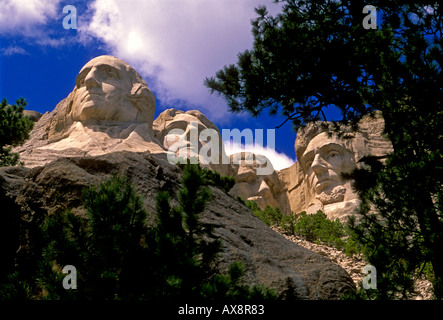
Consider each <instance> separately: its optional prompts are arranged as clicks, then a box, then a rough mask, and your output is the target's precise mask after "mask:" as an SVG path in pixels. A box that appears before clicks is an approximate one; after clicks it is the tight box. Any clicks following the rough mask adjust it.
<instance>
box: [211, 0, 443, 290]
mask: <svg viewBox="0 0 443 320" xmlns="http://www.w3.org/2000/svg"><path fill="white" fill-rule="evenodd" d="M276 2H283V6H282V12H281V13H280V14H279V15H277V16H271V15H269V13H268V12H267V10H266V8H265V7H259V8H257V9H256V12H257V15H258V17H257V19H255V20H254V21H253V22H252V25H253V26H252V32H253V36H254V44H253V48H252V49H251V50H247V51H245V52H243V53H240V54H239V55H238V61H237V63H236V64H235V65H229V66H225V67H224V68H223V69H222V70H219V71H218V72H217V73H216V75H215V76H214V77H210V78H207V79H206V80H205V84H206V86H207V87H208V88H209V89H210V90H211V92H213V93H216V94H218V95H221V96H222V97H223V98H225V100H226V102H227V104H228V106H229V107H230V109H231V111H233V112H242V111H246V112H249V113H250V114H251V115H252V116H257V115H258V114H260V113H262V112H264V110H269V112H270V114H274V115H275V114H277V113H278V112H280V113H281V114H282V115H283V116H284V117H285V120H284V122H283V123H285V122H286V121H289V120H291V121H292V123H293V125H294V127H295V128H299V127H301V126H303V125H304V124H306V123H309V122H312V121H318V120H328V119H327V116H326V115H327V112H326V110H327V108H328V107H331V106H334V107H336V108H338V109H339V110H341V112H342V115H343V118H342V122H343V123H351V124H352V125H353V126H354V128H356V124H357V123H358V120H359V119H361V117H362V116H363V115H366V114H369V115H370V114H371V112H372V111H374V110H376V109H377V110H380V111H381V113H382V115H383V118H384V121H385V130H384V131H385V132H384V133H385V134H386V137H387V138H388V139H389V140H390V141H391V142H392V145H393V150H394V152H393V153H392V154H390V155H387V156H386V159H385V160H386V161H385V162H383V163H382V162H380V161H376V160H377V159H374V158H373V159H361V160H362V162H363V160H364V161H365V162H366V164H367V165H368V166H370V167H371V168H370V169H368V170H357V171H356V172H354V174H353V178H355V186H356V189H357V191H358V193H359V196H360V199H361V200H362V205H361V207H360V210H359V211H360V212H359V213H360V214H359V217H360V218H361V219H360V220H359V221H361V222H362V225H361V226H362V229H361V230H360V231H359V234H360V240H361V242H362V244H364V245H365V246H366V247H367V249H368V259H369V260H370V261H371V263H373V265H374V266H375V267H376V268H377V270H378V271H379V272H378V275H379V280H380V282H381V283H380V286H378V289H377V292H376V294H375V296H376V298H381V299H389V298H393V297H403V298H407V296H408V293H409V292H410V291H411V290H412V285H411V283H412V282H411V278H412V277H414V276H415V273H416V272H417V271H418V270H420V269H421V268H422V267H424V266H426V265H430V266H432V268H431V269H432V270H433V278H434V293H435V296H436V298H438V299H443V254H442V250H441V248H442V247H443V220H442V216H443V214H442V209H443V205H442V203H443V202H442V198H443V182H442V177H443V167H442V165H441V163H442V159H443V151H442V147H443V140H442V138H443V134H442V128H443V112H442V110H443V109H442V105H441V103H442V101H443V99H442V93H443V90H442V86H441V83H442V75H441V65H442V56H443V55H442V50H443V47H442V42H443V32H442V31H443V30H442V27H443V23H442V9H441V8H442V7H441V5H440V3H438V2H436V1H409V0H407V1H398V0H389V1H378V0H374V1H371V3H370V4H371V5H372V6H374V7H375V8H376V10H377V15H378V20H377V27H376V28H375V29H369V30H366V29H365V28H364V27H363V26H362V21H363V19H364V17H365V14H363V13H362V10H363V6H364V5H365V3H364V2H362V1H297V0H284V1H276ZM357 230H358V229H355V231H356V232H357ZM382 282H383V284H382Z"/></svg>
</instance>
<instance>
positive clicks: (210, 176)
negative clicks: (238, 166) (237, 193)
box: [202, 169, 235, 193]
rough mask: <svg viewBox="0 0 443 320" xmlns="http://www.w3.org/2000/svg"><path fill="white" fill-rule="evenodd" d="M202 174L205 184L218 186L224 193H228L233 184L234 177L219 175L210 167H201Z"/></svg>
mask: <svg viewBox="0 0 443 320" xmlns="http://www.w3.org/2000/svg"><path fill="white" fill-rule="evenodd" d="M202 175H203V180H204V181H205V184H207V185H210V186H214V187H217V188H220V189H222V190H223V191H225V192H226V193H228V192H229V190H231V189H232V187H233V186H234V184H235V178H234V177H231V176H221V175H220V173H218V172H216V171H213V170H210V169H202Z"/></svg>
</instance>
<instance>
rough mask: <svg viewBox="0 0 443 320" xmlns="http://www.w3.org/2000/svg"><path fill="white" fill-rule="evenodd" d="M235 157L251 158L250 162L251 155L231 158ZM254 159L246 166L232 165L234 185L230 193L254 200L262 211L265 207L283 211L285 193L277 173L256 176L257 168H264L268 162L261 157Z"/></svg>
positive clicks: (243, 163) (242, 163) (243, 154)
mask: <svg viewBox="0 0 443 320" xmlns="http://www.w3.org/2000/svg"><path fill="white" fill-rule="evenodd" d="M236 156H237V157H239V156H241V159H242V160H244V159H245V157H251V158H250V159H251V160H252V154H251V153H242V154H234V155H232V156H231V158H233V157H236ZM254 157H255V160H253V163H249V164H248V163H245V162H243V161H241V162H240V163H239V164H238V165H234V166H235V167H236V169H234V170H235V185H234V187H233V188H232V189H231V191H230V193H231V194H233V195H235V196H240V197H242V198H243V199H244V200H254V201H255V202H256V203H257V204H258V205H259V206H260V207H261V208H262V209H264V208H265V206H266V205H270V206H271V207H276V206H279V207H280V209H283V207H284V206H285V203H283V200H284V199H282V198H283V197H284V196H285V191H284V189H283V185H282V184H281V182H280V180H279V179H278V175H277V173H276V172H275V171H274V170H272V171H273V172H272V173H271V174H268V175H257V167H262V166H265V164H266V162H267V161H269V160H268V159H267V158H265V157H263V156H261V155H254ZM282 206H283V207H282Z"/></svg>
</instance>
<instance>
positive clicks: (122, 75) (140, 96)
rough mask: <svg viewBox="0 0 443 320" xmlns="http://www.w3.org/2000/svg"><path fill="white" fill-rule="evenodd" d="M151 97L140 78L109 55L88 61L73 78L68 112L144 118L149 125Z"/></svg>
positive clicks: (126, 119) (81, 116)
mask: <svg viewBox="0 0 443 320" xmlns="http://www.w3.org/2000/svg"><path fill="white" fill-rule="evenodd" d="M154 112H155V97H154V95H153V93H152V92H151V90H149V88H148V86H147V85H146V82H145V81H144V80H143V78H142V77H141V76H140V75H139V74H138V73H137V71H135V70H134V69H133V68H132V67H131V66H129V65H128V64H127V63H125V62H123V61H122V60H120V59H117V58H115V57H112V56H99V57H97V58H94V59H92V60H91V61H89V62H88V63H87V64H86V65H85V66H84V67H83V68H82V69H81V70H80V72H79V74H78V75H77V78H76V86H75V89H74V96H73V103H72V110H71V115H72V119H73V120H74V121H86V120H89V119H96V120H109V121H121V122H129V121H136V122H147V123H148V124H149V125H150V126H151V127H152V122H153V118H154Z"/></svg>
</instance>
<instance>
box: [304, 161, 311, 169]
mask: <svg viewBox="0 0 443 320" xmlns="http://www.w3.org/2000/svg"><path fill="white" fill-rule="evenodd" d="M312 162H313V161H312V160H309V161H306V162H305V167H306V168H310V167H311V165H312Z"/></svg>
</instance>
